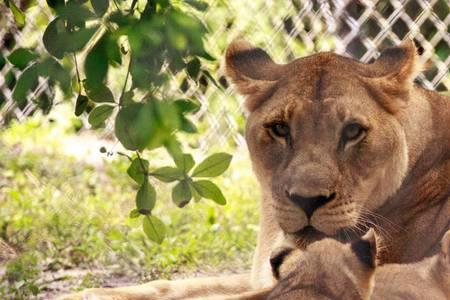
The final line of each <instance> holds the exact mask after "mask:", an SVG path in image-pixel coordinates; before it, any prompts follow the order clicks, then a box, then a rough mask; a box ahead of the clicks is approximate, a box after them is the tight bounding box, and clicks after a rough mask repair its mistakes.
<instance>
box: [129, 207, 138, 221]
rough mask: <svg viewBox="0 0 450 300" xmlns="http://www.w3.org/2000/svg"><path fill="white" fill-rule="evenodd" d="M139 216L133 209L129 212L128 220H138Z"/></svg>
mask: <svg viewBox="0 0 450 300" xmlns="http://www.w3.org/2000/svg"><path fill="white" fill-rule="evenodd" d="M140 215H141V214H140V213H139V210H137V209H133V210H131V211H130V215H129V216H128V217H129V218H130V219H136V218H139V216H140Z"/></svg>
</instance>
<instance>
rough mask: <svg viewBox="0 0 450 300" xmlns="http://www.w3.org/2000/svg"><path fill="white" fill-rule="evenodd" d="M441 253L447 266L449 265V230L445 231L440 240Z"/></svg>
mask: <svg viewBox="0 0 450 300" xmlns="http://www.w3.org/2000/svg"><path fill="white" fill-rule="evenodd" d="M441 252H442V255H443V256H444V259H445V261H446V262H447V264H449V265H450V230H449V231H447V232H446V233H445V235H444V237H443V238H442V242H441Z"/></svg>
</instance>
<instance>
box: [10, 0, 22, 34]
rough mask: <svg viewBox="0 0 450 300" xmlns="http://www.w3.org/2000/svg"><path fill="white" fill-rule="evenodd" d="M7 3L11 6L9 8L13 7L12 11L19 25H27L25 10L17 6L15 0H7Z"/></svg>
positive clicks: (20, 26)
mask: <svg viewBox="0 0 450 300" xmlns="http://www.w3.org/2000/svg"><path fill="white" fill-rule="evenodd" d="M6 2H7V5H8V6H9V9H11V12H12V13H13V16H14V20H15V21H16V24H17V27H19V28H23V27H24V26H25V21H26V18H25V14H24V12H23V11H22V10H21V9H20V8H18V7H17V6H16V4H15V3H14V0H6Z"/></svg>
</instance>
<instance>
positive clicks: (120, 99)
mask: <svg viewBox="0 0 450 300" xmlns="http://www.w3.org/2000/svg"><path fill="white" fill-rule="evenodd" d="M131 60H132V58H131V55H130V61H129V62H128V69H127V75H126V77H125V82H124V84H123V87H122V92H121V93H120V98H119V106H122V103H123V96H124V95H125V89H126V88H127V83H128V77H129V76H130V71H131Z"/></svg>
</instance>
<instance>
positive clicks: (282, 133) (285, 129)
mask: <svg viewBox="0 0 450 300" xmlns="http://www.w3.org/2000/svg"><path fill="white" fill-rule="evenodd" d="M269 127H270V130H271V131H272V133H273V135H275V136H277V137H281V138H287V137H288V136H289V126H288V125H287V124H286V123H275V124H271V125H270V126H269Z"/></svg>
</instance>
